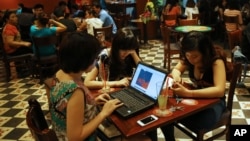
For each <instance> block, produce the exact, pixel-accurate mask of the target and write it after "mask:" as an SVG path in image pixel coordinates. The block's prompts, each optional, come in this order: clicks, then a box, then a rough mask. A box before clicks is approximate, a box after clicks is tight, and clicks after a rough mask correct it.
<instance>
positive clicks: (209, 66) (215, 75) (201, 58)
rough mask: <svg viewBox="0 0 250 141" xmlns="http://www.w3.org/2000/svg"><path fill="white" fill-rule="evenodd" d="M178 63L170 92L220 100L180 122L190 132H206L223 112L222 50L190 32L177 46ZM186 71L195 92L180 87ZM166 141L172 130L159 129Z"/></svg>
mask: <svg viewBox="0 0 250 141" xmlns="http://www.w3.org/2000/svg"><path fill="white" fill-rule="evenodd" d="M181 45H182V47H181V54H182V55H181V56H182V57H183V58H182V59H181V60H180V62H179V63H178V64H177V65H176V66H175V68H174V69H173V70H172V76H173V79H174V81H175V82H176V83H175V84H174V88H173V92H174V94H176V95H177V96H179V97H189V98H221V101H220V102H219V103H218V104H216V105H214V106H213V107H211V108H208V109H205V110H203V111H201V112H199V113H197V114H195V115H192V116H189V117H187V118H185V119H183V120H181V121H180V122H181V123H183V124H184V125H185V126H187V127H190V128H192V129H197V130H199V129H204V128H205V129H209V128H211V127H212V126H213V125H214V124H215V123H216V122H217V121H218V120H219V118H220V117H221V115H222V113H223V111H224V109H225V84H226V69H227V66H226V56H225V54H224V52H223V49H220V48H219V47H215V46H214V45H213V43H212V41H211V40H210V39H209V37H207V36H205V35H204V34H203V33H201V32H196V31H192V32H190V33H188V34H186V36H185V37H184V38H183V40H182V42H181ZM186 70H187V71H188V73H189V78H190V80H191V81H192V82H193V84H194V86H195V88H196V89H193V90H190V89H187V88H186V87H184V86H183V84H182V83H181V74H182V73H183V72H184V71H186ZM162 131H163V133H164V136H165V138H166V140H168V141H174V140H175V138H174V127H173V126H172V125H167V126H165V127H162Z"/></svg>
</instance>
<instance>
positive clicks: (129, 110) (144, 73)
mask: <svg viewBox="0 0 250 141" xmlns="http://www.w3.org/2000/svg"><path fill="white" fill-rule="evenodd" d="M167 74H168V73H167V72H165V71H164V70H162V69H159V68H156V67H154V66H152V65H148V64H146V63H143V62H140V63H139V64H138V65H137V68H136V70H135V72H134V75H133V78H132V80H131V83H130V85H129V86H128V87H126V88H123V89H121V90H119V91H115V92H111V93H110V96H111V97H112V98H118V99H119V100H121V101H122V102H123V103H124V105H123V106H121V107H119V108H117V109H116V110H115V112H116V113H117V114H119V115H120V116H122V117H131V116H133V115H135V114H137V113H139V112H141V111H144V110H146V109H148V108H150V107H152V106H154V105H155V104H156V102H157V97H158V95H159V93H160V92H159V91H157V90H156V87H157V86H156V83H159V82H160V83H162V86H163V84H164V82H165V79H166V76H167Z"/></svg>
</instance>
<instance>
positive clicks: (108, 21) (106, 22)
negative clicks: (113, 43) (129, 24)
mask: <svg viewBox="0 0 250 141" xmlns="http://www.w3.org/2000/svg"><path fill="white" fill-rule="evenodd" d="M93 10H94V11H95V12H96V13H97V14H98V15H99V18H100V19H101V20H102V21H103V27H106V26H110V25H113V30H112V32H113V34H116V32H117V27H116V24H115V22H114V20H113V18H112V17H111V16H110V15H109V13H108V12H107V11H106V10H104V9H102V8H101V6H100V3H99V2H93Z"/></svg>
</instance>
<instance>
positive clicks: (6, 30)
mask: <svg viewBox="0 0 250 141" xmlns="http://www.w3.org/2000/svg"><path fill="white" fill-rule="evenodd" d="M3 20H4V22H5V25H4V26H3V31H2V39H3V46H4V49H5V52H6V53H7V54H8V55H9V56H16V55H22V54H27V53H32V49H31V47H30V46H31V43H30V42H27V41H23V40H21V34H20V32H19V30H18V28H17V25H18V18H17V15H16V12H15V11H8V10H7V11H6V12H5V14H4V17H3ZM16 70H17V75H18V77H22V76H23V75H24V74H23V73H26V72H24V70H23V69H22V68H19V67H17V68H16Z"/></svg>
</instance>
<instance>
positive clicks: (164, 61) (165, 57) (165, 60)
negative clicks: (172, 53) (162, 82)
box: [163, 51, 167, 68]
mask: <svg viewBox="0 0 250 141" xmlns="http://www.w3.org/2000/svg"><path fill="white" fill-rule="evenodd" d="M166 63H167V55H166V53H165V51H164V58H163V68H166Z"/></svg>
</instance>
